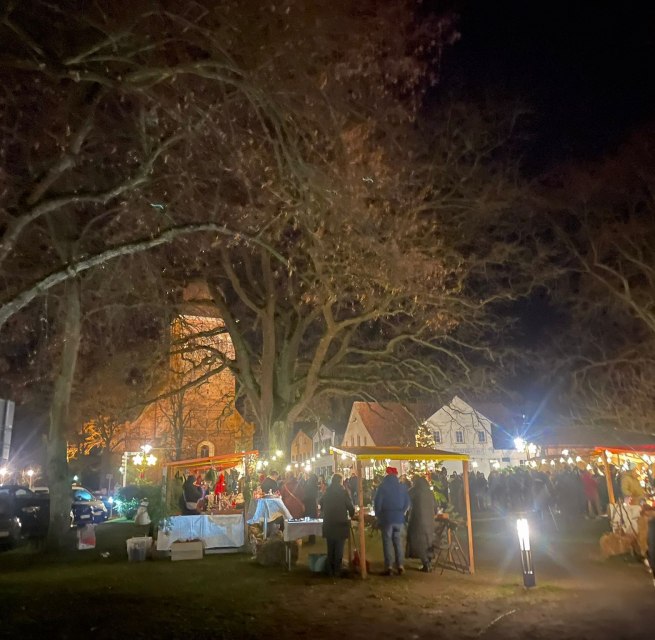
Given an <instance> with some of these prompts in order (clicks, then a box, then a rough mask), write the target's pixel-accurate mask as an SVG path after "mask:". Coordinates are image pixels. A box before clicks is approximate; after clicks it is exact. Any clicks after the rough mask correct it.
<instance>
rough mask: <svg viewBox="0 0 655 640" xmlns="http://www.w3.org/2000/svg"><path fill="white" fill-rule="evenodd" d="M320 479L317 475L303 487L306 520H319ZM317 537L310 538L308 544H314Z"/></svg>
mask: <svg viewBox="0 0 655 640" xmlns="http://www.w3.org/2000/svg"><path fill="white" fill-rule="evenodd" d="M318 493H319V492H318V478H317V477H316V474H315V473H312V474H310V476H309V477H308V478H307V480H306V481H305V486H304V487H303V504H304V505H305V517H306V518H318ZM315 542H316V536H309V540H308V544H314V543H315Z"/></svg>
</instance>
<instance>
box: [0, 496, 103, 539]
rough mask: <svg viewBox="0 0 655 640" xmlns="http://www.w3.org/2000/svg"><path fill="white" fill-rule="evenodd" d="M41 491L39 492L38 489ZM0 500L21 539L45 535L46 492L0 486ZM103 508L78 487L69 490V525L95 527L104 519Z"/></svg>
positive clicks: (100, 501)
mask: <svg viewBox="0 0 655 640" xmlns="http://www.w3.org/2000/svg"><path fill="white" fill-rule="evenodd" d="M42 489H43V488H42ZM0 496H5V497H6V499H7V500H8V501H9V504H10V507H9V509H10V510H11V513H12V514H13V516H14V517H16V518H18V519H19V521H20V524H21V535H23V536H25V537H42V536H45V534H46V533H47V531H48V523H49V520H50V492H49V491H43V490H42V491H41V492H40V493H38V494H37V493H34V491H32V490H31V489H29V488H28V487H25V486H23V485H17V484H3V485H0ZM107 515H108V514H107V508H106V507H105V505H104V504H103V502H102V500H98V499H96V498H95V497H94V496H93V494H92V493H91V492H90V491H89V490H88V489H85V488H84V487H82V486H80V485H73V486H72V487H71V510H70V525H71V527H75V526H77V525H81V524H90V523H94V524H98V523H99V522H104V521H105V520H106V519H107Z"/></svg>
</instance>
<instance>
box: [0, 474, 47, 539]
mask: <svg viewBox="0 0 655 640" xmlns="http://www.w3.org/2000/svg"><path fill="white" fill-rule="evenodd" d="M0 498H1V499H2V501H3V503H5V505H6V507H5V509H6V510H7V511H8V512H9V514H10V517H13V518H16V519H18V521H19V523H20V534H19V535H21V536H25V537H28V538H38V537H43V536H45V534H46V533H47V531H48V520H49V518H50V499H49V497H48V496H38V495H36V494H35V493H34V492H33V491H32V490H31V489H29V488H28V487H25V486H23V485H20V484H3V485H0Z"/></svg>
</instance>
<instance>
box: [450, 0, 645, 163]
mask: <svg viewBox="0 0 655 640" xmlns="http://www.w3.org/2000/svg"><path fill="white" fill-rule="evenodd" d="M654 27H655V3H653V2H622V3H619V2H604V1H602V0H600V1H595V2H594V1H590V0H584V1H583V0H574V1H570V0H569V1H568V2H567V1H562V0H555V1H549V2H543V1H541V2H538V1H529V0H494V1H493V2H481V1H479V0H469V2H466V3H465V4H464V5H463V9H462V10H461V20H460V31H461V34H462V38H461V40H460V41H459V42H458V43H457V45H456V46H455V47H453V48H452V49H451V51H450V52H449V54H448V57H447V60H446V62H445V65H444V72H445V80H446V82H445V84H446V86H455V85H457V84H459V83H464V86H465V90H466V92H467V93H469V94H472V95H475V94H476V93H477V94H481V93H482V92H486V93H487V95H491V96H492V97H493V95H494V94H497V95H503V94H507V95H509V96H512V97H516V98H519V99H522V100H525V101H526V102H527V103H528V104H529V105H530V106H531V107H532V108H533V109H534V110H535V117H536V120H535V123H534V124H535V131H534V134H535V135H534V137H533V139H532V144H531V148H530V150H529V153H528V157H527V163H526V166H527V170H528V171H529V172H530V173H532V174H535V173H537V174H538V173H541V172H543V171H546V170H548V169H550V168H552V167H553V166H555V165H557V164H558V163H560V162H562V161H570V160H574V159H580V160H586V159H592V158H596V157H598V155H600V154H605V153H608V152H609V153H611V152H612V151H613V149H615V148H616V146H617V145H618V144H620V142H621V141H622V140H623V139H624V138H625V136H626V135H627V134H629V133H630V132H632V131H634V130H635V129H638V127H639V126H640V124H642V123H644V122H648V121H649V120H650V119H652V117H653V114H654V113H655V88H654V87H655V36H654ZM442 86H443V85H442Z"/></svg>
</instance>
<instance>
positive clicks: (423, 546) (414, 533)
mask: <svg viewBox="0 0 655 640" xmlns="http://www.w3.org/2000/svg"><path fill="white" fill-rule="evenodd" d="M409 499H410V502H411V506H410V508H409V524H408V525H407V556H408V557H409V558H419V559H420V560H421V562H422V563H423V566H422V567H421V571H425V572H426V573H427V572H429V571H431V570H432V556H433V553H432V550H433V547H434V514H435V512H436V510H437V501H436V500H435V498H434V494H433V493H432V490H431V489H430V485H429V484H428V481H427V480H426V479H425V478H424V477H423V476H416V477H415V478H414V482H413V484H412V488H411V489H410V490H409Z"/></svg>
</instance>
